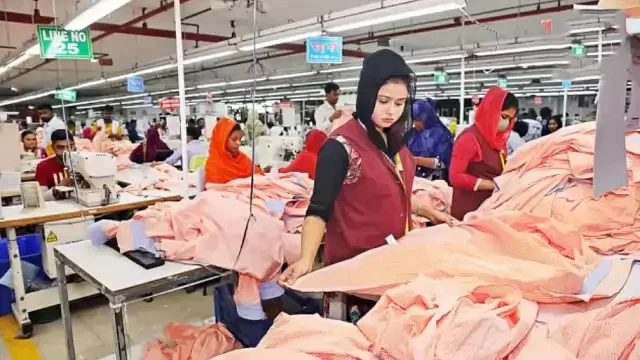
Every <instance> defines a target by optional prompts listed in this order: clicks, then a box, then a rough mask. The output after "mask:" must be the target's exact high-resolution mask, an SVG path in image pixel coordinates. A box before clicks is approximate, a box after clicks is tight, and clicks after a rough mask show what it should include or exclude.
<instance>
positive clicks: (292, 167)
mask: <svg viewBox="0 0 640 360" xmlns="http://www.w3.org/2000/svg"><path fill="white" fill-rule="evenodd" d="M325 140H327V134H325V133H324V131H320V130H318V129H313V130H311V131H309V133H308V134H307V139H306V140H305V142H304V148H303V149H302V152H301V153H300V154H298V156H296V157H295V158H294V159H293V161H292V162H291V163H290V164H289V165H288V166H286V167H283V168H280V169H278V172H280V173H290V172H299V173H305V174H309V178H310V179H315V178H316V163H317V162H318V152H320V148H321V147H322V144H324V141H325Z"/></svg>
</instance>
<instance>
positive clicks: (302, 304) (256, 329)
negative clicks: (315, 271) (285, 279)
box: [213, 284, 320, 347]
mask: <svg viewBox="0 0 640 360" xmlns="http://www.w3.org/2000/svg"><path fill="white" fill-rule="evenodd" d="M213 299H214V300H213V307H214V314H215V317H216V321H217V322H219V323H222V324H224V325H225V326H226V327H227V328H228V329H229V331H230V332H231V334H233V336H234V337H235V338H236V340H238V341H240V343H242V345H243V346H245V347H256V346H257V345H258V343H259V342H260V340H262V338H263V337H264V335H265V334H266V333H267V331H269V329H270V328H271V325H273V320H271V319H264V320H247V319H243V318H241V317H240V316H238V311H237V310H236V304H235V302H234V300H233V285H232V284H227V285H223V286H219V287H217V288H215V290H214V292H213ZM282 300H283V301H282V302H283V312H285V313H287V314H291V315H301V314H317V313H319V312H320V303H319V302H318V301H317V300H315V299H312V298H306V297H303V296H300V295H298V294H296V293H294V292H292V291H289V290H285V293H284V295H282Z"/></svg>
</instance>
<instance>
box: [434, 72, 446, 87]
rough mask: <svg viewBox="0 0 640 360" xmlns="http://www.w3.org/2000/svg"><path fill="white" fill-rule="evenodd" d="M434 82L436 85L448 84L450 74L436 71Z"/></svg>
mask: <svg viewBox="0 0 640 360" xmlns="http://www.w3.org/2000/svg"><path fill="white" fill-rule="evenodd" d="M433 82H434V83H436V84H448V83H449V74H447V73H446V72H444V71H436V72H434V73H433Z"/></svg>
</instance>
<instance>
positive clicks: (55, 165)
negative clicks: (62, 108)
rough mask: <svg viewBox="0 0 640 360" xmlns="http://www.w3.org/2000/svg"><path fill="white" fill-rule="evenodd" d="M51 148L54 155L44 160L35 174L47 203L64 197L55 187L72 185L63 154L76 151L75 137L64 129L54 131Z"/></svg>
mask: <svg viewBox="0 0 640 360" xmlns="http://www.w3.org/2000/svg"><path fill="white" fill-rule="evenodd" d="M51 148H52V149H53V152H54V155H53V156H50V157H48V158H47V159H45V160H42V161H41V162H40V163H39V164H38V166H36V174H35V177H36V181H37V182H38V183H39V184H40V187H42V190H43V192H44V194H43V195H44V199H45V200H47V201H49V200H55V199H59V198H62V197H63V196H62V195H63V194H61V193H59V192H58V191H56V190H55V189H54V187H55V186H71V185H72V182H71V179H70V178H69V174H68V173H67V171H66V169H65V166H64V163H63V154H64V153H65V151H73V150H75V144H74V141H73V135H72V134H71V133H70V132H69V131H67V130H63V129H58V130H55V131H53V133H51Z"/></svg>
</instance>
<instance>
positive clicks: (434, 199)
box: [413, 177, 453, 228]
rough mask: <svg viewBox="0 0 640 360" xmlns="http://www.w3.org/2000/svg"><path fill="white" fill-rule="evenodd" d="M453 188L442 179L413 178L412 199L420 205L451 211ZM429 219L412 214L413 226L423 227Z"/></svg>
mask: <svg viewBox="0 0 640 360" xmlns="http://www.w3.org/2000/svg"><path fill="white" fill-rule="evenodd" d="M452 197H453V189H452V188H451V186H449V184H447V182H446V181H444V180H435V181H431V180H426V179H423V178H420V177H417V178H415V182H414V183H413V201H418V203H419V204H420V206H423V207H432V208H434V209H436V210H438V211H443V212H446V213H448V214H449V213H451V198H452ZM428 222H429V221H428V220H427V219H425V218H423V217H419V216H416V215H413V225H414V226H413V227H414V228H418V227H424V226H425V225H426V224H427V223H428Z"/></svg>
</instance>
